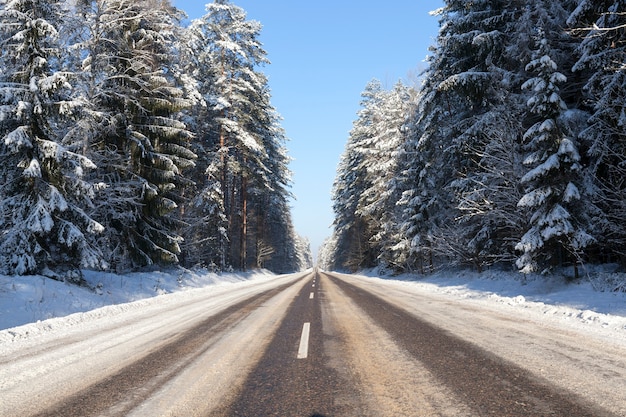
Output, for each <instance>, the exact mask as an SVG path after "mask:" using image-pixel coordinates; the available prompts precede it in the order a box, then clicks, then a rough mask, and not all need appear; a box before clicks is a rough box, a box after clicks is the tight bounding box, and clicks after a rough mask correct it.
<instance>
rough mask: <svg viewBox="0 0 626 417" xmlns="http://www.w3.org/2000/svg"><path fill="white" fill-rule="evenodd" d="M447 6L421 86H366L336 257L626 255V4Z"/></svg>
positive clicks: (542, 0)
mask: <svg viewBox="0 0 626 417" xmlns="http://www.w3.org/2000/svg"><path fill="white" fill-rule="evenodd" d="M444 4H445V5H444V7H443V8H441V9H439V10H437V11H435V12H434V14H435V15H436V16H438V18H439V22H440V30H439V34H438V37H437V41H436V45H435V46H433V47H432V48H431V55H430V56H429V58H428V64H429V67H428V69H427V70H425V71H424V73H423V74H422V79H421V81H422V82H421V85H419V86H417V87H407V86H405V85H403V84H402V83H398V84H397V85H396V86H395V87H394V88H393V89H391V90H390V91H386V90H385V89H383V88H382V86H381V84H380V83H379V82H377V81H375V80H374V81H372V82H371V83H370V84H368V85H367V87H366V88H365V91H364V92H363V94H362V102H361V110H360V111H359V113H358V115H357V119H356V120H355V121H354V125H353V129H352V130H351V132H350V136H349V139H348V143H347V145H346V149H345V152H344V154H343V156H342V158H341V161H340V164H339V167H338V170H337V177H336V180H335V184H334V188H333V202H334V211H335V223H334V233H333V236H332V237H331V238H330V239H329V240H328V241H327V242H326V243H325V245H324V248H323V250H322V253H321V262H322V264H323V265H324V266H325V267H326V268H335V269H349V270H358V269H361V268H370V267H375V266H379V267H381V268H386V269H389V270H392V271H395V272H403V271H420V272H428V271H432V270H434V269H436V268H439V267H442V266H466V267H467V266H469V267H473V268H475V269H477V270H479V271H480V270H483V269H484V268H487V267H490V266H492V265H500V266H511V265H515V267H516V268H517V269H519V270H520V271H522V272H524V273H531V272H549V271H551V270H553V269H554V268H557V267H565V266H569V267H572V268H573V271H574V272H573V273H574V274H578V272H579V268H580V267H581V266H583V265H585V264H589V263H615V264H619V265H621V266H622V267H624V266H626V251H625V249H624V248H625V247H626V204H625V203H626V182H625V179H626V175H625V174H626V171H625V170H626V146H625V145H626V129H625V126H626V88H625V87H626V13H625V12H624V11H625V10H626V3H625V2H624V1H623V0H606V1H597V0H558V1H547V0H496V1H492V0H489V1H487V0H472V1H465V0H446V1H445V2H444Z"/></svg>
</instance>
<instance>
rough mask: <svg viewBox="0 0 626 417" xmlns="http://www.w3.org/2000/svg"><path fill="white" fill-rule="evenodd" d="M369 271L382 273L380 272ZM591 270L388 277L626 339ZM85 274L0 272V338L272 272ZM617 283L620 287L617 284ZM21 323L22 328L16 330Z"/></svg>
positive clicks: (611, 295) (625, 306)
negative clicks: (575, 274)
mask: <svg viewBox="0 0 626 417" xmlns="http://www.w3.org/2000/svg"><path fill="white" fill-rule="evenodd" d="M367 275H369V276H370V277H371V279H373V280H377V279H381V280H382V278H377V277H376V276H378V274H377V273H376V272H375V271H369V272H368V273H367ZM589 276H590V277H593V278H584V279H581V280H579V281H577V282H573V283H571V282H570V283H567V282H566V280H565V279H564V278H563V277H559V276H548V277H546V276H529V277H527V278H526V279H525V280H524V279H522V275H520V274H519V273H515V272H502V271H487V272H483V273H480V274H479V273H476V272H469V271H462V270H461V271H458V270H457V271H440V272H437V273H436V274H433V275H430V276H428V277H423V276H416V275H402V276H399V277H393V278H384V281H385V283H386V284H387V285H397V286H401V287H403V288H404V289H406V290H407V291H411V292H418V293H420V294H426V295H432V296H437V297H445V298H448V299H451V300H458V301H462V302H469V303H475V304H478V305H480V306H482V307H485V308H491V309H497V310H500V311H505V312H508V313H509V314H519V315H523V317H525V318H528V319H530V320H536V321H537V322H538V323H541V322H552V323H558V324H560V325H564V326H566V327H574V328H577V329H579V330H583V331H585V332H589V333H594V334H596V335H598V336H600V337H603V338H608V339H611V340H620V341H621V342H623V343H625V344H626V292H624V291H623V290H624V288H623V285H624V282H626V280H625V279H624V277H623V275H620V274H616V273H612V272H610V268H607V267H605V268H604V269H600V270H594V271H591V273H590V274H589ZM85 278H86V279H87V281H88V282H89V284H90V285H91V286H93V287H94V288H95V291H94V290H89V289H87V288H81V287H77V286H74V285H69V284H65V283H61V282H57V281H53V280H50V279H47V278H43V277H36V276H30V277H17V276H15V277H13V276H11V277H8V276H0V344H2V342H3V340H4V341H6V340H8V339H11V338H15V337H19V338H24V337H29V336H28V335H29V334H36V333H40V332H49V331H54V328H58V327H63V326H72V325H74V324H75V323H76V322H81V321H85V320H91V319H95V318H102V317H103V316H104V317H106V316H107V315H111V316H115V315H117V314H120V311H126V310H137V309H142V308H147V307H149V306H151V305H154V304H158V303H161V302H163V300H164V298H163V297H169V298H171V297H172V296H174V297H178V298H181V297H183V299H184V297H185V296H191V294H193V293H194V291H200V290H201V289H202V290H201V291H204V292H207V291H208V292H210V293H224V294H225V293H227V292H228V291H229V290H230V289H235V288H239V287H241V286H246V285H254V283H258V282H259V281H261V280H270V279H273V278H275V276H274V275H272V274H271V273H269V272H267V271H256V272H253V273H247V274H242V273H239V274H216V273H211V272H207V271H204V272H203V271H195V272H191V271H185V270H174V271H170V272H143V273H134V274H129V275H123V276H120V275H115V274H106V273H96V272H86V273H85ZM620 283H621V285H622V287H621V288H620V289H621V290H622V291H615V289H617V288H619V285H620ZM176 294H178V295H176ZM186 294H187V295H186ZM85 312H89V313H85ZM28 323H34V324H30V325H29V324H28ZM16 326H22V328H20V329H11V328H14V327H16ZM2 329H7V330H4V331H2Z"/></svg>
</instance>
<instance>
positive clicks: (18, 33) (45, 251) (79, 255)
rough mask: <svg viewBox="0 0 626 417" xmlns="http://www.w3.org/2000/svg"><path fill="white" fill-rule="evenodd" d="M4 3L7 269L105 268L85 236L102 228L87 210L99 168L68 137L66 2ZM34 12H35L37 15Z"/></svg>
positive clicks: (0, 250)
mask: <svg viewBox="0 0 626 417" xmlns="http://www.w3.org/2000/svg"><path fill="white" fill-rule="evenodd" d="M1 6H2V7H1V8H0V43H1V44H2V45H3V49H4V51H5V53H3V54H2V55H0V66H1V67H2V69H3V70H2V71H1V72H0V91H2V94H0V99H1V100H2V103H1V104H2V106H1V107H2V109H3V110H2V117H1V119H2V124H0V136H1V137H2V139H3V140H2V143H1V144H0V146H2V149H3V152H2V158H3V163H2V164H1V166H0V170H2V174H3V177H4V178H5V179H6V180H7V182H6V183H5V185H4V186H3V187H2V190H1V191H0V198H1V199H2V200H3V204H2V205H1V206H0V208H1V209H2V213H0V216H1V217H2V219H3V239H2V243H1V244H0V265H1V267H2V270H3V272H5V273H9V274H20V275H21V274H32V273H41V272H42V271H44V270H49V269H60V270H61V271H62V270H66V269H70V270H71V269H77V268H102V267H104V266H105V264H104V262H103V260H102V257H101V254H100V252H99V250H98V249H96V248H94V247H93V246H92V245H91V243H90V241H89V238H88V237H87V235H89V234H93V233H99V232H101V231H102V226H101V225H100V224H99V223H98V222H96V221H95V220H93V219H91V218H90V217H89V216H87V215H86V214H85V212H84V211H83V210H82V208H81V205H82V204H83V203H84V202H85V201H88V200H89V199H90V197H91V196H92V195H93V194H92V193H93V187H92V186H91V184H89V183H88V182H86V181H85V180H84V179H83V176H84V171H85V170H88V169H93V168H95V165H94V164H93V162H91V161H90V160H89V159H88V158H86V157H84V156H82V155H79V154H77V153H75V152H72V151H71V150H70V149H68V148H67V147H66V146H64V144H63V142H64V139H65V132H66V131H67V130H69V129H71V128H72V125H74V124H75V123H76V121H75V119H73V116H74V115H75V113H76V110H77V109H78V108H79V107H80V101H76V100H73V99H72V97H71V95H70V92H71V89H72V85H70V81H69V80H70V78H71V73H70V72H69V71H66V70H64V69H63V68H57V67H53V64H57V63H59V62H61V61H62V59H60V57H61V56H62V55H63V47H62V45H61V43H60V40H59V33H60V31H59V30H58V28H59V27H60V25H61V23H62V21H63V18H64V16H63V10H64V8H63V7H62V3H61V2H45V3H44V2H42V3H35V4H33V3H32V2H26V1H13V2H10V3H6V2H5V3H3V4H2V5H1ZM35 16H36V17H35Z"/></svg>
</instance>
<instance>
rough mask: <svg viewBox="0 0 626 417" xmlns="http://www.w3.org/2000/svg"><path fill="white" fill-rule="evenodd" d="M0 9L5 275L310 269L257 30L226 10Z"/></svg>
mask: <svg viewBox="0 0 626 417" xmlns="http://www.w3.org/2000/svg"><path fill="white" fill-rule="evenodd" d="M185 17H186V16H185V15H184V13H183V12H181V11H180V10H178V9H176V8H175V7H173V6H172V5H171V3H170V1H169V0H75V1H73V0H72V1H70V0H0V137H1V138H2V141H1V142H0V158H1V159H2V163H1V164H0V175H1V176H2V178H3V184H2V186H1V187H0V233H1V237H0V271H1V272H2V273H4V274H47V275H50V276H53V277H64V276H69V277H78V279H80V270H81V269H84V268H87V269H108V270H113V271H118V272H124V271H129V270H132V269H136V268H141V267H146V266H150V265H171V264H180V265H183V266H186V267H193V266H202V267H208V268H213V269H216V270H226V269H230V268H234V269H243V270H245V269H247V268H256V267H265V268H268V269H271V270H273V271H276V272H286V271H294V270H299V269H300V268H303V267H305V266H308V265H309V264H310V263H311V259H310V251H309V248H308V242H307V241H306V240H304V239H302V238H300V237H299V236H297V234H296V233H295V231H294V229H293V225H292V220H291V217H290V208H289V204H288V201H289V198H290V197H291V194H290V191H289V188H290V182H291V178H290V172H289V169H288V163H289V160H290V159H289V156H288V154H287V149H286V137H285V132H284V131H283V129H282V128H281V126H280V116H279V115H278V113H277V112H276V110H275V109H274V108H273V107H272V105H271V103H270V98H271V96H270V89H269V86H268V80H267V78H266V77H265V76H264V74H263V73H262V72H261V71H260V70H259V68H260V67H261V66H262V65H264V64H266V63H267V62H268V60H267V56H266V55H267V54H266V52H265V51H264V50H263V47H262V45H261V43H260V42H259V35H260V31H261V25H260V23H258V22H256V21H251V20H247V18H246V13H245V11H244V10H243V9H241V8H240V7H237V6H235V5H233V4H231V3H229V1H228V0H216V1H215V2H213V3H209V4H207V5H206V14H205V15H204V16H203V17H202V18H200V19H197V20H194V21H192V22H191V23H190V24H188V25H183V22H184V19H185Z"/></svg>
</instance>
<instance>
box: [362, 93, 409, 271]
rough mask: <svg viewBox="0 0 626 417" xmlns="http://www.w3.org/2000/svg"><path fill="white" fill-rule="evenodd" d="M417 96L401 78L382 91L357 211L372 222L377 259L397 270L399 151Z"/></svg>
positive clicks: (371, 240)
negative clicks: (387, 89)
mask: <svg viewBox="0 0 626 417" xmlns="http://www.w3.org/2000/svg"><path fill="white" fill-rule="evenodd" d="M414 96H415V94H414V91H413V90H412V89H411V88H409V87H407V86H405V85H404V84H403V83H402V82H400V81H399V82H397V83H396V85H395V86H394V88H393V89H392V90H390V91H385V92H383V93H381V102H380V109H379V111H380V119H379V120H375V125H373V126H372V127H371V128H372V134H373V135H374V136H373V138H372V144H371V146H369V147H367V148H366V149H364V152H366V154H365V159H364V162H363V168H364V169H365V175H366V176H367V178H368V179H367V180H366V181H365V184H367V187H366V188H365V189H364V191H363V193H362V194H361V196H360V198H359V206H358V209H357V213H358V214H359V215H361V216H362V217H363V218H365V219H367V223H368V224H369V230H371V232H372V236H371V237H370V241H369V245H370V248H371V252H372V254H373V255H375V256H376V258H377V259H376V263H377V264H380V265H381V266H382V267H383V268H387V267H389V268H391V269H393V270H398V269H400V266H399V265H397V264H396V262H395V259H394V257H393V255H392V252H393V251H392V250H391V247H393V246H395V244H396V242H395V240H396V239H397V232H398V230H397V226H398V218H399V212H398V210H397V208H396V202H397V201H398V200H399V198H400V195H399V194H400V193H401V192H400V189H399V187H398V186H397V185H398V184H397V177H398V175H399V172H398V162H399V160H400V153H399V151H400V150H401V149H402V147H403V146H404V142H405V141H406V136H407V130H408V129H407V128H406V122H407V120H408V118H409V116H410V115H412V112H413V97H414Z"/></svg>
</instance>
